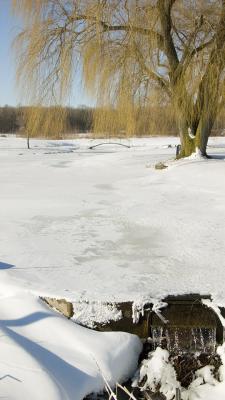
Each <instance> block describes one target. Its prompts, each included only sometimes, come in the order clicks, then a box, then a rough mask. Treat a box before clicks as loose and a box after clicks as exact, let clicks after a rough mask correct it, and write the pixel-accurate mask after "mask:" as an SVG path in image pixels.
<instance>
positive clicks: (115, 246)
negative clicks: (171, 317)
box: [0, 137, 225, 305]
mask: <svg viewBox="0 0 225 400" xmlns="http://www.w3.org/2000/svg"><path fill="white" fill-rule="evenodd" d="M91 143H93V142H92V141H90V140H85V139H80V140H75V141H62V142H50V141H48V142H46V141H34V140H33V141H32V142H31V146H32V149H31V150H30V151H28V150H26V144H25V141H24V140H23V139H16V138H7V139H6V138H0V166H1V169H0V223H1V230H0V257H1V258H0V261H1V262H2V263H7V264H9V265H11V266H12V268H9V269H8V271H7V275H8V276H9V277H11V278H12V279H13V280H14V281H15V280H16V281H17V282H18V285H21V286H23V287H25V288H28V289H29V290H32V291H35V292H36V293H38V294H41V295H48V296H57V297H64V298H67V299H69V300H72V301H79V300H85V299H87V300H93V301H99V300H100V301H110V300H112V301H114V300H115V301H121V300H122V301H123V300H137V301H138V300H140V298H142V297H146V298H159V299H161V298H163V297H164V296H166V295H167V294H178V293H190V292H195V293H204V294H211V295H213V297H214V298H215V299H217V300H219V302H220V303H221V304H223V305H225V290H224V279H225V246H224V245H225V224H224V220H225V206H224V205H225V179H224V176H225V161H224V157H225V139H224V138H218V139H214V138H212V139H211V142H210V143H211V144H213V145H214V146H215V145H218V146H221V145H222V144H223V145H224V148H214V147H213V148H210V149H209V152H210V153H214V154H217V156H218V159H216V160H209V161H199V162H198V161H196V160H190V161H186V162H177V163H174V164H173V165H172V166H171V167H169V168H168V169H167V170H163V171H162V170H160V171H158V170H155V169H154V168H151V166H153V165H154V164H155V163H156V162H157V161H160V160H167V159H169V158H171V157H173V156H174V154H175V148H174V147H173V148H167V145H169V144H172V145H174V144H175V143H177V139H176V138H168V137H167V138H150V139H132V140H130V141H129V143H130V145H132V147H131V148H130V149H126V148H124V147H120V146H113V145H112V146H110V145H107V146H105V147H104V146H100V147H97V148H96V149H95V150H88V147H89V145H90V144H91Z"/></svg>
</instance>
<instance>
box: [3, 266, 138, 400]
mask: <svg viewBox="0 0 225 400" xmlns="http://www.w3.org/2000/svg"><path fill="white" fill-rule="evenodd" d="M1 274H2V275H3V276H1V283H0V296H1V300H0V304H1V306H0V396H1V398H6V399H10V400H29V399H34V400H43V399H48V400H65V399H68V400H69V399H70V400H81V399H83V398H84V397H85V396H86V395H87V394H89V393H91V392H96V393H98V392H100V391H102V390H103V389H104V386H105V382H104V380H103V376H104V378H105V379H106V380H107V382H108V383H109V385H111V386H112V387H113V386H114V385H115V384H116V383H117V382H123V381H125V380H126V379H127V378H129V377H130V376H132V374H133V373H134V372H135V369H136V367H137V361H138V357H139V354H140V351H141V349H142V344H141V342H140V340H139V339H138V337H137V336H134V335H130V334H127V333H123V332H117V333H113V332H106V333H102V332H96V331H93V330H90V329H87V328H83V327H81V326H79V325H77V324H75V323H73V322H72V321H69V320H67V319H66V318H65V317H62V316H61V315H59V314H58V313H56V312H54V311H52V310H50V309H49V308H48V307H47V306H46V305H45V304H44V303H43V302H42V301H41V300H40V299H38V298H37V297H36V296H34V295H32V294H30V293H29V292H28V291H24V290H19V289H17V290H16V289H15V287H14V285H12V286H11V283H9V281H7V276H5V272H4V271H1ZM6 285H7V291H6ZM10 288H11V290H8V289H10ZM6 292H7V293H6Z"/></svg>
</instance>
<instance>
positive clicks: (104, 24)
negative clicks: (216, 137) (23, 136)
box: [12, 0, 225, 156]
mask: <svg viewBox="0 0 225 400" xmlns="http://www.w3.org/2000/svg"><path fill="white" fill-rule="evenodd" d="M12 1H13V7H14V10H15V12H16V13H18V14H21V15H22V17H23V21H24V29H23V31H22V32H21V33H20V34H19V35H18V37H17V39H16V47H17V52H18V56H19V58H18V80H19V81H20V82H21V83H22V87H23V90H24V89H25V88H26V89H27V93H29V96H30V101H31V102H32V103H33V104H56V105H57V104H62V103H63V101H65V99H66V98H67V97H68V96H69V95H70V90H71V87H72V85H73V84H74V77H75V75H74V73H75V71H76V69H77V68H80V67H81V68H82V78H83V82H84V84H85V88H86V90H87V91H88V92H89V93H90V94H92V95H93V96H94V97H95V98H97V104H98V106H99V108H98V110H100V109H101V110H102V112H101V113H99V111H97V112H96V118H95V129H96V130H102V131H103V130H107V127H109V126H110V127H111V128H113V129H114V130H116V129H123V130H125V131H126V133H127V134H129V135H131V134H134V133H135V129H136V128H137V127H136V118H135V116H136V115H137V112H140V110H141V109H142V107H145V108H146V107H148V106H149V105H151V106H153V105H154V104H161V105H168V104H169V107H170V110H171V114H172V115H173V117H174V116H175V118H176V121H177V124H178V126H179V132H180V140H181V156H189V155H190V154H192V153H193V152H195V151H196V150H198V151H199V152H200V153H201V154H202V155H203V156H207V154H206V147H207V142H208V138H209V135H210V133H211V130H212V127H213V124H214V121H215V119H216V117H217V115H218V113H219V112H220V109H222V107H223V106H224V98H225V0H38V1H37V0H12ZM56 110H57V109H56ZM162 110H163V107H162ZM38 112H40V108H39V107H34V108H33V109H32V112H31V113H30V115H29V116H28V118H30V126H33V130H34V131H35V130H37V129H39V125H38V123H36V122H35V121H40V120H41V118H38V117H37V113H38ZM56 114H57V113H56ZM163 117H164V116H163V111H162V115H161V118H162V119H163ZM49 118H50V120H49V121H48V122H46V123H45V126H46V129H49V127H50V124H51V122H54V113H53V114H51V115H49ZM57 118H58V120H59V119H60V118H61V124H63V119H64V118H65V115H63V114H62V115H60V116H59V115H57Z"/></svg>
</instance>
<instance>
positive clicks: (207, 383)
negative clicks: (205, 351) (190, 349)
mask: <svg viewBox="0 0 225 400" xmlns="http://www.w3.org/2000/svg"><path fill="white" fill-rule="evenodd" d="M217 352H218V354H219V356H220V357H221V361H222V365H221V366H220V370H219V380H217V379H215V377H214V376H213V372H214V367H213V366H212V365H206V366H205V367H203V368H200V369H199V370H197V371H196V372H195V379H194V380H193V381H192V383H191V384H190V385H189V387H188V388H187V389H185V388H183V387H182V386H181V385H180V382H179V381H178V380H177V377H176V372H175V369H174V367H173V365H172V363H171V362H170V360H169V352H168V351H167V350H164V349H161V348H160V347H157V349H156V350H155V351H153V352H151V353H149V357H148V359H145V360H143V361H142V364H141V367H140V369H139V370H138V371H137V372H136V374H135V377H134V379H133V383H132V386H133V387H137V386H139V387H140V388H141V390H142V391H146V390H147V391H149V390H150V391H151V392H153V393H155V392H160V393H161V394H163V395H164V396H165V398H166V400H172V399H174V398H175V395H176V391H177V390H180V393H181V399H182V400H214V399H216V400H224V398H225V344H223V346H219V347H218V349H217ZM143 382H144V384H143Z"/></svg>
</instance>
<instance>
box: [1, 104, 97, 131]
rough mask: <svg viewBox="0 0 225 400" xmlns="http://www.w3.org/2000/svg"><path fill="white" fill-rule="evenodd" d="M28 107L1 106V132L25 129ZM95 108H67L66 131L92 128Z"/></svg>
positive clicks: (89, 129)
mask: <svg viewBox="0 0 225 400" xmlns="http://www.w3.org/2000/svg"><path fill="white" fill-rule="evenodd" d="M27 110H28V107H11V106H4V107H0V133H18V132H21V133H22V134H23V132H24V131H25V128H26V127H25V124H26V123H25V120H26V117H25V115H26V111H27ZM92 125H93V110H92V109H91V108H88V107H80V108H66V131H67V132H68V133H77V132H81V133H85V132H89V131H91V129H92Z"/></svg>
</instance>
